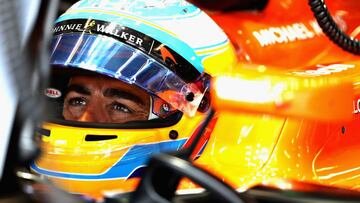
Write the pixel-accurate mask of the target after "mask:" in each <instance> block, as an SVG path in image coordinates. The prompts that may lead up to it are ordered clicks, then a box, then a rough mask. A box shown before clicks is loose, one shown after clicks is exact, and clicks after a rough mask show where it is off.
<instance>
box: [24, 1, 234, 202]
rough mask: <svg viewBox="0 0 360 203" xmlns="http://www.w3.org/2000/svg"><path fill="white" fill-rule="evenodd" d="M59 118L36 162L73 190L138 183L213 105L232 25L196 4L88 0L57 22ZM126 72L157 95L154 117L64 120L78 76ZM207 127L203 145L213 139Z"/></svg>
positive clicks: (114, 76)
mask: <svg viewBox="0 0 360 203" xmlns="http://www.w3.org/2000/svg"><path fill="white" fill-rule="evenodd" d="M50 54H51V58H50V63H51V66H52V78H51V80H50V82H49V88H47V89H46V90H45V94H46V96H47V100H48V101H49V102H48V106H49V107H50V108H49V109H50V110H49V112H51V113H49V118H48V120H47V121H46V122H44V123H43V125H42V126H41V128H40V129H39V131H38V134H39V135H40V142H39V145H40V148H41V150H42V154H41V156H40V157H39V158H38V159H37V160H35V161H34V162H33V163H32V164H31V170H32V171H33V172H34V173H37V174H40V175H42V176H45V177H47V178H48V179H50V180H51V181H53V182H54V183H55V184H56V185H57V186H59V187H60V188H63V189H65V190H67V191H69V192H71V193H75V194H84V195H89V196H92V197H96V198H101V197H102V195H103V193H104V192H106V191H112V190H118V191H125V192H128V191H132V190H134V189H135V187H136V184H137V182H138V180H139V177H140V176H141V174H142V171H143V169H144V167H145V166H146V162H147V159H148V158H149V157H150V156H151V155H152V154H153V153H159V152H166V151H174V150H178V149H181V148H183V147H186V146H187V145H188V144H189V143H191V140H192V139H193V136H194V135H195V132H196V130H197V129H198V127H199V126H200V125H201V123H202V121H203V119H204V116H206V114H207V112H208V109H209V108H208V107H209V105H210V104H209V102H211V101H210V98H209V97H208V93H207V91H208V88H209V78H210V77H211V76H214V75H216V74H218V73H222V72H226V71H230V70H231V69H232V67H233V65H234V64H235V62H236V57H235V52H234V49H233V48H232V46H231V44H230V41H229V39H228V38H227V36H226V35H225V33H224V32H223V31H222V30H221V29H220V28H219V27H218V26H217V25H216V24H215V23H214V21H213V20H212V19H211V18H210V17H209V16H208V15H206V13H205V12H203V11H201V10H200V9H199V8H197V7H195V6H194V5H192V4H190V3H188V2H186V1H182V0H171V1H160V0H153V1H148V0H108V1H102V0H82V1H79V2H77V3H76V4H74V5H73V6H72V7H71V8H69V9H68V10H67V11H66V12H65V13H64V14H63V15H61V16H60V17H59V18H58V19H57V21H56V22H55V25H54V27H53V39H52V43H51V49H50ZM82 74H85V75H93V76H95V77H100V75H101V77H105V78H108V79H109V80H117V81H120V82H122V83H124V84H126V85H131V86H133V87H135V88H137V89H141V91H144V92H145V93H146V94H148V95H149V100H150V101H149V106H150V108H149V112H147V113H148V114H146V117H147V118H146V119H145V120H144V119H142V120H131V121H130V122H119V123H116V122H111V123H110V122H95V121H94V122H83V121H76V120H67V119H66V118H64V109H63V108H64V100H66V95H67V93H68V92H69V90H68V88H69V85H68V84H69V81H71V78H72V77H73V76H74V75H82ZM210 133H211V130H209V131H208V133H207V134H206V135H204V139H202V143H201V144H200V145H201V146H199V147H198V152H199V153H200V152H201V149H202V148H203V147H204V146H205V145H206V142H207V140H208V136H210Z"/></svg>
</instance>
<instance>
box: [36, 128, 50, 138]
mask: <svg viewBox="0 0 360 203" xmlns="http://www.w3.org/2000/svg"><path fill="white" fill-rule="evenodd" d="M36 132H37V133H39V134H40V135H44V136H47V137H50V135H51V131H50V130H48V129H45V128H36Z"/></svg>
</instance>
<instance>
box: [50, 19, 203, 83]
mask: <svg viewBox="0 0 360 203" xmlns="http://www.w3.org/2000/svg"><path fill="white" fill-rule="evenodd" d="M52 31H53V33H54V35H61V34H65V33H84V34H91V35H95V34H101V35H105V36H108V37H112V38H114V39H116V40H118V41H120V42H123V43H125V44H127V45H130V46H132V47H135V48H136V49H138V50H141V51H142V52H144V53H146V54H147V55H150V56H151V57H153V58H154V59H156V60H157V61H158V62H160V63H161V64H163V65H165V66H166V67H168V68H169V69H170V70H171V71H173V72H174V73H176V74H177V75H178V76H179V77H180V78H182V79H183V80H184V81H185V82H189V81H193V80H195V79H197V78H198V77H199V76H200V73H199V71H198V70H197V69H196V68H195V67H194V66H193V65H192V64H191V63H189V62H188V61H187V60H186V59H184V58H183V57H182V56H181V55H179V54H178V53H176V52H175V51H174V50H172V49H171V48H170V47H168V46H166V45H165V44H162V43H161V42H159V41H157V40H156V39H153V38H152V37H150V36H148V35H146V34H144V33H141V32H138V31H136V30H134V29H131V28H129V27H125V26H122V25H119V24H117V23H112V22H106V21H101V20H93V19H76V20H66V21H62V22H59V23H57V24H56V25H55V26H54V28H53V30H52ZM167 59H170V60H167Z"/></svg>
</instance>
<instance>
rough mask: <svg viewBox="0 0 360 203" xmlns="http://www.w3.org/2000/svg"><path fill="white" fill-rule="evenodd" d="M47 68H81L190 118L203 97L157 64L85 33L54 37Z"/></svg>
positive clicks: (140, 53)
mask: <svg viewBox="0 0 360 203" xmlns="http://www.w3.org/2000/svg"><path fill="white" fill-rule="evenodd" d="M50 53H51V58H50V63H51V65H56V66H57V67H63V68H82V69H86V70H90V71H94V72H97V73H101V74H104V75H107V76H110V77H113V78H117V79H119V80H121V81H123V82H125V83H128V84H134V85H136V86H138V87H140V88H142V89H144V90H146V91H147V92H149V93H150V94H154V95H156V96H158V97H160V98H161V99H163V100H164V101H166V102H167V103H169V104H170V105H172V106H173V107H174V108H176V109H178V110H180V111H182V112H184V113H186V114H187V115H189V116H193V115H194V114H195V112H196V110H197V108H198V105H199V104H200V102H201V99H202V97H203V93H202V92H201V91H200V90H199V88H198V87H197V86H196V85H195V84H194V83H186V82H185V81H184V80H182V79H181V78H180V77H179V76H178V75H177V74H175V73H174V72H173V71H172V70H170V69H169V68H168V67H166V66H165V65H163V64H161V63H159V62H158V61H157V60H155V59H153V58H152V57H150V56H148V55H146V54H145V53H144V52H143V51H140V50H138V49H136V48H134V47H132V46H130V45H127V44H125V43H122V42H120V41H118V40H116V39H113V38H111V37H107V36H103V35H94V34H87V33H84V32H83V33H64V34H60V35H55V36H54V37H53V40H52V43H51V52H50Z"/></svg>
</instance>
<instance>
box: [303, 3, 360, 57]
mask: <svg viewBox="0 0 360 203" xmlns="http://www.w3.org/2000/svg"><path fill="white" fill-rule="evenodd" d="M309 5H310V7H311V10H312V11H313V13H314V16H315V18H316V20H317V22H318V24H319V26H320V27H321V29H322V30H323V32H324V33H325V34H326V36H328V37H329V39H330V40H331V41H333V42H334V43H335V44H337V45H338V46H340V47H341V48H342V49H343V50H345V51H348V52H350V53H353V54H356V55H360V43H359V41H358V40H357V39H353V38H351V37H349V36H348V35H347V34H345V33H344V32H343V31H342V30H340V28H339V27H338V26H337V24H336V23H335V21H334V19H333V18H332V17H331V15H330V13H329V11H328V9H327V8H326V5H325V2H324V0H309Z"/></svg>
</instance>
